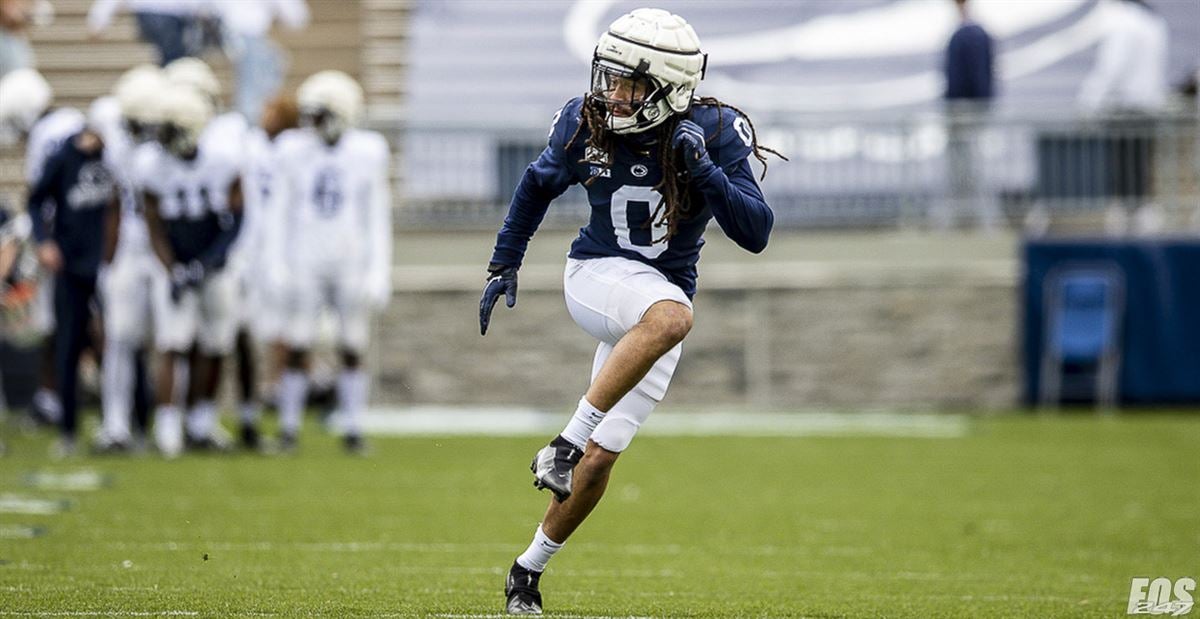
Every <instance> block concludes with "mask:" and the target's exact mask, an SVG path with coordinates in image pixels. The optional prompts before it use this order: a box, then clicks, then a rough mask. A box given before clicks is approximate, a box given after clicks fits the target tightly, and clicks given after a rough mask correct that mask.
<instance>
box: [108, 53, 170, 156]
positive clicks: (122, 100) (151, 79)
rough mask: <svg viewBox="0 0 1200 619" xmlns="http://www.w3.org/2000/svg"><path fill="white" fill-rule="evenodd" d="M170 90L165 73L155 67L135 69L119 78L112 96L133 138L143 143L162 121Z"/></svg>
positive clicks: (146, 66)
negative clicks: (164, 104)
mask: <svg viewBox="0 0 1200 619" xmlns="http://www.w3.org/2000/svg"><path fill="white" fill-rule="evenodd" d="M170 89H171V83H170V82H169V81H167V78H166V76H165V75H163V72H162V71H161V70H160V69H159V68H158V67H156V66H154V65H149V64H144V65H139V66H136V67H134V68H132V69H130V70H128V71H126V72H125V73H124V74H122V75H121V77H120V78H118V79H117V84H116V86H115V87H114V88H113V96H114V97H115V98H116V100H117V103H118V104H119V105H120V108H121V118H122V119H123V120H124V123H125V128H126V129H127V130H128V131H129V133H130V135H133V136H134V137H135V138H137V139H140V140H144V139H146V138H147V137H149V136H150V134H151V133H152V132H153V131H156V130H157V127H158V126H159V125H161V124H162V122H163V97H164V95H163V93H165V92H167V91H168V90H170Z"/></svg>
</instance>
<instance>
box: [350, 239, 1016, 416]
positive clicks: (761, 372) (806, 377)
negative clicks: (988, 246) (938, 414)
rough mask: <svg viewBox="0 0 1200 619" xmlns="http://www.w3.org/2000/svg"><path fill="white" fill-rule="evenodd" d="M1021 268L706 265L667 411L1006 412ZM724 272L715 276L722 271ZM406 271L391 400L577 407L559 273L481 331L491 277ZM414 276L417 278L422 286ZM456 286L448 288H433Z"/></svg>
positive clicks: (583, 377) (380, 393) (381, 390)
mask: <svg viewBox="0 0 1200 619" xmlns="http://www.w3.org/2000/svg"><path fill="white" fill-rule="evenodd" d="M1012 270H1013V269H1012V265H1011V264H1010V263H1007V262H998V263H995V264H990V263H975V264H973V265H971V266H970V267H962V268H956V267H953V266H951V267H928V266H926V267H921V268H911V267H906V268H903V269H901V268H896V267H891V266H889V265H886V264H868V265H861V264H860V265H842V266H839V267H837V268H836V269H832V268H831V267H829V266H819V265H805V264H803V263H798V264H793V265H789V266H788V267H787V268H786V269H772V267H771V265H766V266H765V267H764V268H762V269H758V270H746V269H744V268H741V267H738V268H732V269H724V270H718V271H717V272H715V273H713V272H705V273H704V274H702V277H701V284H700V294H699V295H698V296H697V298H696V321H695V328H694V330H693V331H692V333H691V335H690V336H689V337H688V339H687V340H686V341H685V342H684V354H683V360H682V361H681V362H680V365H679V369H678V371H677V373H676V376H675V380H674V382H673V384H672V386H671V390H670V392H669V393H668V396H667V400H666V403H667V405H671V406H684V407H704V408H711V407H721V408H728V407H743V406H753V407H756V408H758V407H766V408H781V409H811V408H841V407H845V408H861V407H874V406H881V407H892V408H894V407H902V408H908V407H911V408H929V407H934V408H964V407H971V408H979V407H982V408H999V407H1007V406H1012V405H1013V404H1014V403H1015V402H1016V401H1017V397H1018V384H1019V383H1018V368H1017V348H1016V346H1017V345H1016V342H1017V307H1018V306H1017V297H1016V294H1015V287H1014V281H1015V277H1014V275H1013V273H1012ZM710 271H711V270H710ZM472 273H473V274H474V275H475V276H473V277H469V278H466V279H463V280H461V285H448V284H446V283H445V279H444V278H442V279H439V278H438V277H436V276H434V275H431V274H428V273H426V274H424V278H425V279H424V280H422V279H421V277H420V276H417V274H416V273H407V274H406V273H400V274H399V277H398V281H401V282H407V284H402V286H401V287H402V290H401V291H400V292H399V293H398V294H397V297H396V299H395V301H394V303H393V304H392V306H391V308H390V309H389V311H388V313H387V315H386V316H384V317H383V318H382V319H381V320H380V321H379V322H378V324H377V325H376V335H377V337H376V347H375V351H374V352H375V356H376V358H375V363H374V365H375V367H376V368H378V379H377V386H376V392H375V398H374V399H375V400H376V401H377V402H380V403H393V404H400V405H403V404H413V403H422V404H425V403H445V404H463V403H469V404H481V405H518V406H534V407H538V408H545V409H550V410H553V409H564V408H570V407H572V406H573V405H574V402H575V401H576V400H577V399H578V398H579V396H580V395H581V394H582V393H583V391H584V390H585V389H586V387H587V382H588V373H589V371H590V368H591V358H592V353H593V351H594V348H595V344H594V342H593V340H591V338H590V337H589V336H587V335H586V334H585V333H583V331H582V330H580V329H579V328H578V327H577V326H576V325H575V324H574V323H573V322H572V321H571V319H570V317H569V316H568V314H567V312H566V308H565V306H564V304H563V301H562V292H561V283H560V282H559V281H558V277H559V275H558V273H557V271H556V270H555V269H552V268H549V267H545V268H543V269H541V270H534V272H533V273H525V272H523V274H522V275H523V279H522V282H521V286H522V287H521V294H520V297H519V303H518V306H517V309H516V311H509V310H507V309H506V308H504V307H503V303H501V304H500V306H499V307H498V308H497V310H496V316H495V318H494V319H493V324H492V328H491V332H490V333H489V334H488V335H487V337H480V336H479V331H478V319H477V315H478V302H479V301H478V300H479V289H480V287H481V285H482V278H480V277H478V276H477V273H474V272H473V271H472ZM406 275H411V276H413V278H412V279H407V278H406ZM435 281H438V282H441V283H440V284H438V285H436V286H434V285H430V282H435Z"/></svg>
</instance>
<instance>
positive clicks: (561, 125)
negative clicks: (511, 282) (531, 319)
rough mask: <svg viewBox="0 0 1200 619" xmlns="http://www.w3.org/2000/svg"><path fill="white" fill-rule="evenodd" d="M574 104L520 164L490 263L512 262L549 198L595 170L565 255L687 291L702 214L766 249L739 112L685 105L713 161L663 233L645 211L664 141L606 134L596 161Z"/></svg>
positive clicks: (768, 218) (767, 226)
mask: <svg viewBox="0 0 1200 619" xmlns="http://www.w3.org/2000/svg"><path fill="white" fill-rule="evenodd" d="M582 105H583V98H582V97H579V98H575V99H572V100H571V101H569V102H568V103H567V104H566V105H565V106H563V108H562V109H561V110H559V112H558V114H556V115H555V117H554V123H553V127H552V128H551V130H550V138H549V144H548V145H547V146H546V149H545V150H543V151H542V154H541V155H540V156H539V157H538V159H537V160H536V161H534V162H533V163H532V164H530V165H529V167H528V168H527V169H526V170H525V175H524V176H523V177H522V178H521V182H520V184H519V185H518V186H517V190H516V192H515V193H514V195H513V199H512V204H511V205H510V206H509V210H508V216H507V217H506V218H505V220H504V226H503V227H502V228H501V229H500V233H499V235H497V238H496V249H495V251H494V252H493V254H492V263H493V264H500V265H505V266H514V267H519V266H520V265H521V261H522V259H523V258H524V256H525V249H526V248H527V247H528V245H529V239H530V238H531V237H532V236H533V233H534V231H536V230H537V227H538V225H539V224H540V223H541V222H542V218H543V217H545V214H546V210H547V208H548V207H549V205H550V202H551V201H553V200H554V199H555V198H557V197H558V196H560V195H562V194H563V192H565V191H566V190H567V189H568V188H569V187H570V186H571V185H573V184H575V183H583V182H584V181H587V180H588V179H589V178H591V177H592V176H594V175H595V174H596V173H597V172H602V176H600V177H598V178H596V180H594V181H593V182H592V183H591V185H587V186H586V189H587V195H588V203H589V204H590V205H591V207H592V209H591V210H592V213H591V219H590V221H589V222H588V225H587V226H585V227H584V228H581V229H580V231H579V237H578V238H577V239H575V242H574V243H572V244H571V252H570V256H571V257H572V258H578V259H588V258H605V257H612V256H619V257H623V258H629V259H631V260H637V261H639V262H644V263H646V264H649V265H651V266H653V267H654V268H656V269H658V270H659V271H661V272H662V273H663V274H664V275H666V276H667V278H668V279H670V280H671V281H672V282H674V283H675V284H676V285H678V286H679V287H680V288H682V289H683V291H684V293H686V294H687V295H688V296H689V297H691V296H692V295H694V294H695V292H696V263H697V262H698V261H699V259H700V248H701V247H702V246H703V245H704V238H703V236H704V230H705V228H706V227H707V225H708V222H709V220H710V219H713V218H716V220H717V223H718V224H719V225H720V226H721V229H722V230H724V231H725V234H726V235H728V236H729V238H731V239H733V241H734V242H736V243H737V244H738V245H740V246H742V247H744V248H746V249H748V250H750V251H752V252H756V253H757V252H760V251H762V250H763V249H764V248H765V247H766V245H767V239H768V237H769V235H770V232H771V226H772V224H773V223H774V216H773V215H772V213H771V209H770V207H768V206H767V203H766V201H765V200H764V199H763V195H762V190H760V189H759V187H758V182H757V181H756V180H755V178H754V172H753V171H752V170H751V169H750V163H749V161H748V160H747V157H749V156H750V154H751V146H750V144H751V134H750V128H749V125H748V124H747V122H746V119H745V118H743V117H742V116H740V115H739V114H738V113H737V112H735V111H733V110H731V109H729V108H725V107H723V108H720V110H718V108H716V107H713V106H705V105H695V106H693V107H692V110H691V112H689V115H688V116H689V118H690V120H691V121H692V122H694V123H696V124H697V125H699V126H700V127H701V128H702V129H703V130H704V135H705V136H706V138H707V139H708V154H709V157H710V158H711V159H712V161H713V163H714V164H715V165H714V166H713V167H712V168H711V169H710V170H709V171H707V172H706V173H704V174H702V175H699V176H696V177H693V178H692V179H690V181H689V183H688V191H689V193H690V203H691V208H690V210H691V212H690V214H689V217H688V218H686V219H684V220H683V221H681V222H680V223H679V225H678V227H677V228H676V232H675V235H674V236H672V237H671V238H670V239H669V240H668V239H665V238H664V233H665V232H666V226H665V224H664V225H662V226H652V225H650V224H651V222H650V218H651V214H652V213H653V212H654V210H655V208H656V207H657V206H658V204H659V201H660V200H661V199H662V196H661V195H660V194H659V193H658V192H657V191H655V190H654V187H655V186H656V185H658V184H659V182H660V181H661V180H662V169H661V167H660V166H659V163H658V161H659V149H660V148H664V147H665V148H670V145H669V144H667V145H661V144H657V143H653V142H650V143H646V142H645V141H644V139H645V137H644V136H641V135H638V136H632V137H622V136H614V137H615V139H614V140H613V142H614V144H615V146H614V149H613V151H614V152H613V153H612V161H611V162H608V161H605V160H604V157H603V155H602V154H600V153H590V152H587V151H588V149H587V147H586V142H587V138H588V129H587V126H586V124H585V125H584V126H583V127H582V128H581V127H580V124H581V123H582V119H581V116H580V111H581V108H582ZM577 130H578V135H576V131H577ZM572 136H574V138H575V139H574V140H573V141H572V140H571V138H572ZM680 169H682V166H680Z"/></svg>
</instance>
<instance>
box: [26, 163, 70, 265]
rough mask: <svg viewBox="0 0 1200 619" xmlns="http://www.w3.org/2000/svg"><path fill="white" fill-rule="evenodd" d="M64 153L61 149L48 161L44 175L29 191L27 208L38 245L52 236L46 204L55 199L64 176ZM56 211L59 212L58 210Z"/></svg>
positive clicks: (43, 170)
mask: <svg viewBox="0 0 1200 619" xmlns="http://www.w3.org/2000/svg"><path fill="white" fill-rule="evenodd" d="M64 152H65V151H64V150H63V149H59V150H58V151H57V152H55V153H54V154H53V155H52V156H51V157H50V158H49V159H47V160H46V163H45V167H44V168H43V169H42V175H41V176H39V177H38V182H37V183H36V184H34V186H33V187H32V188H31V189H30V191H29V202H28V204H27V207H26V208H28V210H29V223H30V224H32V226H33V238H34V240H36V241H37V242H38V243H41V242H43V241H46V240H48V239H49V238H50V236H51V231H50V228H49V227H48V222H47V221H46V203H47V202H49V201H51V200H54V199H55V189H56V188H57V185H58V183H59V179H60V177H61V176H62V168H63V165H64V163H63V160H64V159H65V156H64ZM55 210H56V211H57V209H55Z"/></svg>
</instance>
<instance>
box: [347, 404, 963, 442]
mask: <svg viewBox="0 0 1200 619" xmlns="http://www.w3.org/2000/svg"><path fill="white" fill-rule="evenodd" d="M568 418H569V416H568V415H567V414H565V413H546V412H542V411H536V410H530V409H521V408H480V409H466V408H461V407H439V406H418V407H413V408H407V409H396V408H377V409H373V410H371V411H369V412H368V413H366V414H365V415H364V416H363V420H362V427H363V430H364V431H365V432H366V433H367V434H371V435H375V436H429V435H436V436H530V435H535V436H541V435H545V434H552V433H554V432H557V431H559V430H561V429H562V426H563V424H565V423H566V422H567V419H568ZM969 426H970V423H969V420H968V419H967V417H965V416H963V415H950V414H931V413H887V412H868V413H694V414H689V413H667V412H662V413H655V414H654V415H651V417H650V419H649V421H647V422H646V424H645V425H643V426H642V429H641V431H640V434H643V435H651V436H787V437H797V436H887V437H914V438H959V437H963V436H966V434H967V432H968V431H969V429H970V428H969Z"/></svg>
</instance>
